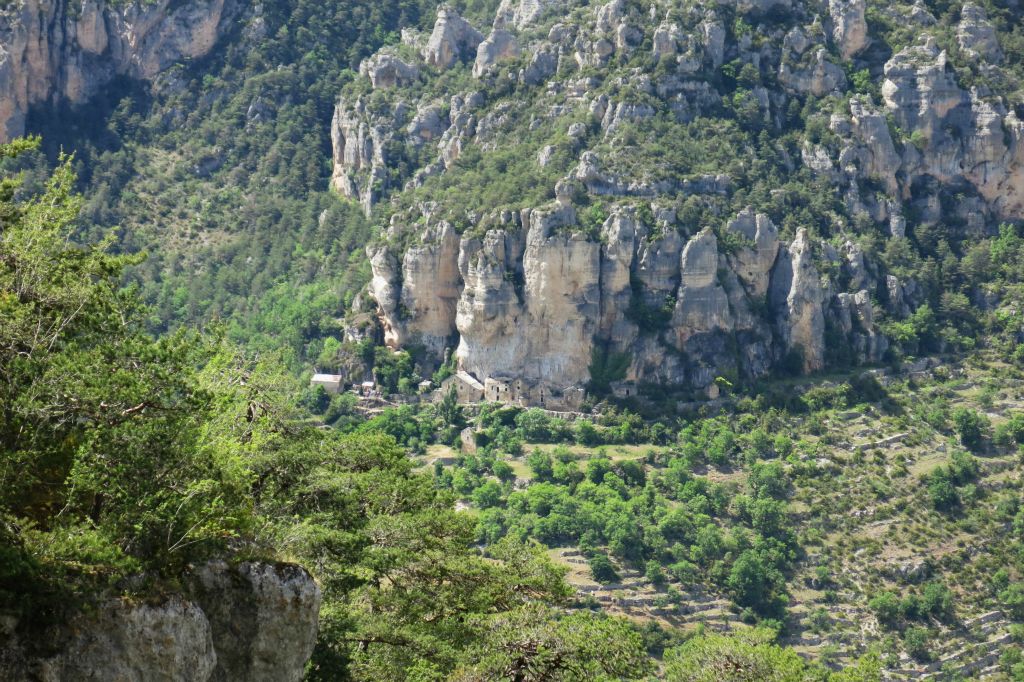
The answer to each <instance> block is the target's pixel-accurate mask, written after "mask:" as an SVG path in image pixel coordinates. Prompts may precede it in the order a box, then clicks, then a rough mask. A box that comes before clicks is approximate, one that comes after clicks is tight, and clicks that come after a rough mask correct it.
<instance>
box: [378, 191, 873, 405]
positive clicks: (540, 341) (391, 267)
mask: <svg viewBox="0 0 1024 682" xmlns="http://www.w3.org/2000/svg"><path fill="white" fill-rule="evenodd" d="M641 208H642V206H637V205H632V206H630V205H623V206H619V207H618V208H617V209H616V210H615V211H614V212H613V213H612V214H611V215H610V216H609V217H608V218H607V220H605V222H604V225H603V226H602V227H601V238H600V241H597V240H594V239H592V238H588V237H587V236H585V235H584V234H582V233H581V232H580V231H579V229H578V225H577V219H576V215H575V212H574V211H573V209H572V208H571V207H570V206H568V205H565V204H562V203H558V202H556V203H555V204H553V205H552V206H550V207H546V208H542V209H532V210H531V209H526V210H523V211H521V212H509V211H506V212H503V213H501V214H498V215H494V216H491V217H490V218H489V219H487V221H486V222H487V223H488V224H489V225H492V227H491V229H488V230H487V231H486V232H485V233H484V235H483V236H482V237H472V236H466V237H463V238H462V239H461V240H459V239H458V237H457V236H456V234H455V232H454V230H453V229H452V227H451V226H450V225H449V224H448V223H446V222H444V221H441V222H438V223H436V224H434V225H432V226H431V227H428V228H427V229H426V230H425V231H424V232H423V234H422V236H421V238H420V240H419V244H418V245H415V246H411V247H409V248H407V250H406V251H405V255H404V257H403V258H402V261H401V266H399V261H398V259H397V258H395V257H394V256H392V255H391V251H390V249H389V248H388V247H386V246H379V247H375V248H373V249H371V265H372V269H373V280H372V282H371V285H370V289H369V291H370V294H371V296H372V298H373V299H374V300H375V301H376V302H377V304H378V312H379V315H380V317H381V324H382V327H383V329H384V333H385V338H386V339H387V340H388V343H389V344H390V345H392V346H394V347H399V346H413V347H416V346H418V347H424V348H428V349H430V355H431V357H432V359H433V362H435V363H437V362H439V361H440V360H441V359H442V358H443V357H444V355H443V348H444V347H445V344H452V343H457V348H456V351H455V357H456V361H457V364H458V369H459V370H460V371H461V372H463V373H465V375H466V376H467V377H470V378H472V380H473V381H475V382H477V383H479V384H480V385H481V386H482V387H483V389H482V390H483V391H484V393H485V395H491V394H490V393H489V391H490V389H489V388H488V387H489V386H498V387H499V388H500V387H504V388H508V389H509V393H508V394H507V395H512V396H515V399H514V400H513V402H520V403H523V404H543V405H544V406H546V407H549V408H553V409H558V407H559V406H561V407H565V406H566V405H567V401H566V398H565V396H566V395H568V394H570V393H571V391H574V390H577V389H579V388H580V387H583V386H586V384H587V383H588V382H589V380H590V369H591V368H590V362H591V360H592V357H591V355H592V351H593V349H594V348H595V347H600V348H603V349H606V350H608V351H612V352H616V353H624V354H626V355H627V356H628V357H629V358H630V360H631V362H630V366H629V369H628V370H627V374H626V377H625V379H626V380H627V381H631V382H650V383H665V384H669V385H674V386H681V387H689V388H692V389H695V390H707V389H708V388H709V387H710V385H711V384H712V383H713V382H714V379H715V377H716V376H720V375H721V373H722V372H735V373H738V374H739V375H741V376H747V377H759V376H764V375H765V374H766V373H768V372H769V371H771V369H772V368H773V367H774V366H776V365H777V364H778V363H779V362H781V361H783V360H785V359H786V358H787V357H789V355H793V354H795V355H796V356H797V357H798V358H799V359H800V363H801V368H802V369H804V370H805V371H815V370H817V369H820V368H821V367H822V366H823V364H824V344H825V340H824V337H825V324H826V311H827V310H829V309H831V308H830V306H831V307H834V308H836V310H838V311H845V315H846V317H845V318H843V319H844V320H845V321H846V324H845V326H842V325H840V326H842V329H843V331H844V334H846V338H847V339H848V340H849V343H851V344H852V347H853V349H854V350H855V351H856V352H857V353H858V354H859V355H858V357H860V358H862V361H877V360H878V359H880V357H881V354H882V353H884V345H883V344H884V339H882V337H881V336H880V335H879V334H878V333H877V331H876V329H875V327H874V319H873V315H872V311H871V309H870V299H867V298H864V296H866V294H864V295H863V296H862V295H860V294H858V295H857V296H853V295H852V294H849V295H847V294H844V295H843V296H838V295H836V294H834V293H833V292H832V289H831V285H829V284H827V283H825V282H824V281H823V279H822V277H821V276H820V274H819V272H818V270H817V267H816V265H815V261H814V256H813V252H814V247H813V244H812V243H811V240H810V238H809V236H808V235H807V233H806V232H805V231H803V230H801V231H800V232H799V233H798V235H797V238H796V239H795V240H794V241H793V243H791V244H788V245H786V244H783V243H782V242H780V240H779V237H778V230H777V229H776V227H775V225H774V224H773V223H772V221H771V220H770V219H769V218H768V217H767V216H766V215H763V214H758V213H755V212H754V211H752V210H749V209H748V210H744V211H742V212H741V213H739V214H738V215H737V216H736V217H735V218H733V219H732V220H730V221H729V222H728V223H727V225H726V226H725V228H724V230H725V232H727V233H728V239H727V244H728V245H729V246H728V248H727V249H723V247H722V245H721V244H720V241H719V239H718V237H717V236H716V234H715V232H714V231H713V230H711V229H708V228H705V229H704V230H701V231H700V232H698V233H697V234H695V235H693V236H692V237H691V238H689V239H686V238H685V237H684V236H683V235H682V234H681V233H680V228H679V226H678V224H677V223H676V217H675V213H674V211H672V210H669V209H663V208H660V207H657V206H653V207H648V208H649V209H650V212H649V215H655V216H656V218H655V223H654V224H650V223H645V222H644V220H642V219H641V218H640V217H639V216H640V214H641V213H642V211H641V210H640V209H641ZM392 231H393V232H395V233H396V234H401V233H402V228H401V227H400V226H396V225H392ZM456 241H457V242H458V248H457V250H456V247H455V245H456ZM431 274H432V275H433V279H432V280H430V279H429V277H430V275H431ZM865 277H866V275H863V273H862V277H861V280H860V281H859V284H861V285H863V284H864V283H865ZM858 296H859V298H858ZM767 311H770V312H771V315H770V316H766V315H765V312H767ZM837 314H843V313H842V312H840V313H837ZM737 349H738V352H737ZM495 382H497V383H495ZM496 390H497V389H496ZM496 395H498V396H499V399H505V395H506V394H505V393H501V392H500V391H499V392H498V393H496ZM542 396H543V400H542V399H541V397H542Z"/></svg>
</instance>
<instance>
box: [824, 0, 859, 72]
mask: <svg viewBox="0 0 1024 682" xmlns="http://www.w3.org/2000/svg"><path fill="white" fill-rule="evenodd" d="M828 13H829V16H830V17H831V19H832V40H833V41H834V42H835V45H836V47H837V48H838V49H839V54H840V55H842V57H843V59H852V58H853V57H854V56H855V55H857V54H858V53H859V52H860V51H861V50H863V49H864V48H865V47H867V44H868V22H867V19H866V18H865V2H864V0H829V3H828Z"/></svg>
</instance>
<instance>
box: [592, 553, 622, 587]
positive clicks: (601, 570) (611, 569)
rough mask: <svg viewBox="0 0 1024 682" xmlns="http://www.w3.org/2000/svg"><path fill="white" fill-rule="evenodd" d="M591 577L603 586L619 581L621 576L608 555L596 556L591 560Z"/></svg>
mask: <svg viewBox="0 0 1024 682" xmlns="http://www.w3.org/2000/svg"><path fill="white" fill-rule="evenodd" d="M590 575H592V576H593V577H594V580H596V581H597V582H599V583H601V584H602V585H607V584H608V583H614V582H618V580H619V574H618V573H617V572H616V570H615V566H613V565H612V562H611V559H609V558H608V556H607V555H606V554H595V555H594V556H592V557H591V558H590Z"/></svg>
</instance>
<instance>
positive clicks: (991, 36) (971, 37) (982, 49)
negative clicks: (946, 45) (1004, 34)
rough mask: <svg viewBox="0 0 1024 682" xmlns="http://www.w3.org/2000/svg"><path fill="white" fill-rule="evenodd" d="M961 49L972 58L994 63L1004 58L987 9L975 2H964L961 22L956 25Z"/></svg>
mask: <svg viewBox="0 0 1024 682" xmlns="http://www.w3.org/2000/svg"><path fill="white" fill-rule="evenodd" d="M956 39H957V42H958V43H959V44H960V49H961V50H963V51H964V54H966V55H967V56H968V57H970V58H971V59H984V60H986V61H989V62H992V63H993V64H994V63H998V62H1001V61H1002V60H1003V50H1002V48H1000V47H999V39H998V38H997V37H996V29H995V27H994V26H992V23H991V22H990V21H989V20H988V15H987V14H985V10H984V9H982V8H981V7H979V6H978V5H976V4H974V3H973V2H967V3H964V6H963V9H961V10H960V23H959V24H957V27H956Z"/></svg>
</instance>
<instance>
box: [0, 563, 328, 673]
mask: <svg viewBox="0 0 1024 682" xmlns="http://www.w3.org/2000/svg"><path fill="white" fill-rule="evenodd" d="M186 583H187V586H186V590H185V592H184V593H183V594H179V595H172V596H169V597H167V598H165V599H163V600H162V601H156V602H152V603H146V602H143V603H138V602H131V601H128V600H124V599H114V600H110V601H108V602H106V603H103V604H101V605H99V606H97V607H96V608H95V609H93V610H91V611H89V612H87V613H83V614H82V615H80V616H78V617H76V618H75V619H74V620H72V622H70V623H69V624H67V625H65V626H61V627H59V628H56V629H55V630H53V631H52V632H49V633H48V634H47V639H48V640H49V641H50V642H51V643H52V645H53V649H55V650H56V653H52V652H51V653H49V654H47V655H45V656H43V657H40V656H39V655H37V654H34V653H32V652H33V651H34V650H33V649H32V648H30V647H27V646H26V645H25V644H24V643H21V642H18V641H17V639H16V638H14V637H12V639H11V640H9V641H7V642H5V645H4V654H3V655H2V656H0V664H2V665H3V667H4V671H5V672H6V673H10V674H11V675H12V677H11V678H5V679H38V680H41V681H43V682H64V681H68V682H70V681H71V680H118V681H123V682H207V681H208V682H229V681H233V680H252V681H253V682H287V681H288V680H295V681H298V680H300V679H302V676H303V672H304V669H305V665H306V661H307V660H309V657H310V655H312V653H313V646H314V644H315V643H316V635H317V622H318V618H319V611H320V601H321V595H320V589H319V587H317V585H316V583H315V582H314V581H313V579H312V577H310V575H309V573H307V572H306V571H305V570H304V569H302V568H300V567H298V566H294V565H289V564H277V565H272V564H265V563H255V562H245V563H242V564H240V565H238V566H237V567H230V566H228V565H227V564H224V563H222V562H215V563H212V564H208V565H206V566H203V567H201V568H199V569H198V570H197V571H196V573H195V574H194V575H192V576H189V577H188V579H187V580H186Z"/></svg>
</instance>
